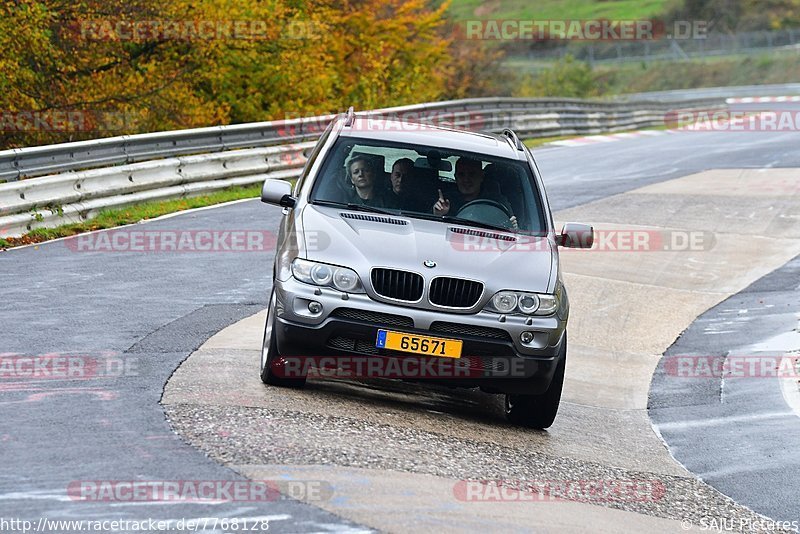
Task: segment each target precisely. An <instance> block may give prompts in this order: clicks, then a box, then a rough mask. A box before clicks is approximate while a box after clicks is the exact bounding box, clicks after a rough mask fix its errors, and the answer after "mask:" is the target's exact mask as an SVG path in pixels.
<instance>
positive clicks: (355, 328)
mask: <svg viewBox="0 0 800 534" xmlns="http://www.w3.org/2000/svg"><path fill="white" fill-rule="evenodd" d="M275 290H276V296H277V305H276V319H277V320H276V323H275V330H274V332H275V336H276V341H277V345H278V351H279V353H280V354H281V356H282V358H283V359H284V360H292V359H294V360H295V361H297V360H298V359H303V358H305V359H308V358H312V359H317V358H320V359H321V358H326V359H327V360H328V361H330V359H331V358H337V359H341V360H345V359H346V360H348V361H349V363H350V364H351V369H354V368H355V367H353V366H352V364H353V358H354V357H355V358H356V359H359V358H360V359H361V360H364V361H365V362H366V363H368V364H370V366H369V367H367V366H359V370H358V371H357V372H358V373H361V372H362V371H364V370H367V369H371V370H372V371H377V372H376V373H373V374H371V375H370V376H381V371H380V370H381V369H383V370H386V369H388V368H389V367H391V366H383V367H381V366H377V365H376V366H373V365H372V364H373V363H375V361H376V360H380V361H383V362H388V361H390V360H401V361H402V363H404V364H408V363H411V361H412V360H417V364H418V365H404V366H402V369H405V370H408V369H412V370H413V371H412V372H410V373H409V374H408V375H407V376H406V375H402V373H401V375H399V376H398V375H397V374H396V373H389V376H388V377H390V378H404V379H409V380H423V379H425V380H430V381H432V382H436V383H443V384H446V385H449V386H459V387H476V386H480V387H482V388H483V389H485V390H487V391H493V392H505V393H528V394H536V393H541V392H543V391H545V390H546V389H547V388H548V386H549V385H550V382H551V380H552V378H553V374H554V372H555V369H556V366H557V364H558V359H559V357H561V355H562V354H563V352H562V348H563V345H564V343H565V335H564V333H565V329H566V320H561V319H559V318H558V317H556V316H551V317H534V318H532V319H530V320H528V322H529V323H530V324H526V319H527V318H524V317H511V316H508V317H506V320H505V322H501V321H500V320H499V319H500V317H499V316H498V315H496V314H492V313H489V312H479V313H477V314H473V315H464V314H451V313H446V312H439V311H432V310H421V309H415V308H406V307H403V306H395V305H390V304H385V303H382V302H377V301H374V300H372V299H370V298H369V297H368V296H367V295H363V294H361V295H346V296H345V295H344V294H343V293H341V292H339V291H336V290H333V289H326V288H317V287H314V286H310V285H308V284H303V283H301V282H298V281H296V280H295V279H294V278H291V279H289V280H288V281H286V282H280V281H276V282H275ZM311 301H314V302H318V303H320V304H321V305H322V311H321V312H320V313H318V314H312V313H311V312H309V311H308V304H309V302H311ZM380 329H387V330H393V331H397V332H407V333H414V334H421V335H426V336H433V337H439V338H446V339H459V340H462V341H463V349H462V356H461V358H459V359H456V360H452V359H449V358H438V357H429V356H418V355H415V354H411V353H406V352H397V351H392V350H387V349H382V348H378V347H376V339H377V335H378V330H380ZM524 331H527V332H531V333H533V341H532V342H531V343H529V344H523V343H522V342H521V341H520V338H519V336H520V334H521V333H522V332H524ZM431 360H434V361H435V362H436V363H441V365H437V366H435V367H434V369H435V371H434V372H432V373H431V372H429V371H430V369H431ZM420 362H424V363H425V364H427V366H426V367H425V369H427V371H425V370H423V371H422V372H420V370H421V369H422V367H421V366H420V365H419V364H420ZM355 363H359V362H355ZM393 369H397V367H394V368H393Z"/></svg>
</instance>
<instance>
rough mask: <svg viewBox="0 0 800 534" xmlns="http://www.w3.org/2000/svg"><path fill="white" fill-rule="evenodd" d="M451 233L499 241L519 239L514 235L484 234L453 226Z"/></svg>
mask: <svg viewBox="0 0 800 534" xmlns="http://www.w3.org/2000/svg"><path fill="white" fill-rule="evenodd" d="M450 231H451V232H453V233H454V234H464V235H472V236H475V237H484V238H487V239H499V240H501V241H516V240H517V238H516V237H514V236H513V235H505V234H495V233H493V232H482V231H480V230H470V229H467V228H458V227H457V226H453V227H451V228H450Z"/></svg>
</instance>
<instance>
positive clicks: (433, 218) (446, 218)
mask: <svg viewBox="0 0 800 534" xmlns="http://www.w3.org/2000/svg"><path fill="white" fill-rule="evenodd" d="M400 215H403V216H405V217H412V218H413V217H416V218H418V219H425V220H427V221H444V222H449V223H453V224H462V225H465V226H477V227H478V228H486V229H487V230H497V231H500V232H510V233H516V232H514V229H513V228H506V227H505V226H499V225H496V224H489V223H485V222H480V221H473V220H471V219H462V218H461V217H453V216H452V215H434V214H432V213H423V212H418V211H411V212H408V211H401V212H400Z"/></svg>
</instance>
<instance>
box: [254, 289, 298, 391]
mask: <svg viewBox="0 0 800 534" xmlns="http://www.w3.org/2000/svg"><path fill="white" fill-rule="evenodd" d="M276 304H277V297H276V296H275V290H274V289H273V290H272V295H270V298H269V306H267V322H266V324H265V325H264V342H263V343H262V345H261V381H262V382H264V383H265V384H269V385H270V386H279V387H290V388H301V387H303V386H304V385H305V384H306V377H304V376H303V377H299V378H297V377H293V378H287V377H285V376H284V375H285V372H282V371H283V370H285V366H284V363H285V362H284V360H283V357H282V356H281V355H280V353H279V352H278V342H277V340H276V339H275V307H276Z"/></svg>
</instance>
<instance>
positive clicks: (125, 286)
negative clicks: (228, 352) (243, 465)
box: [0, 132, 800, 532]
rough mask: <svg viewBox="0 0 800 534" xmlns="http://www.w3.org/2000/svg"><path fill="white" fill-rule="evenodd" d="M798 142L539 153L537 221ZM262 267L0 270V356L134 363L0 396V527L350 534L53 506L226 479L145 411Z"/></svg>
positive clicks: (63, 263) (225, 262)
mask: <svg viewBox="0 0 800 534" xmlns="http://www.w3.org/2000/svg"><path fill="white" fill-rule="evenodd" d="M797 142H798V136H797V134H793V133H781V134H773V133H746V132H744V133H729V132H718V133H699V132H695V133H692V132H687V133H680V134H672V135H663V136H658V137H653V138H638V139H630V140H625V141H618V142H614V143H607V144H598V145H592V146H586V147H581V148H575V149H572V148H556V149H543V150H540V151H538V160H539V163H540V167H541V169H542V172H543V174H544V176H545V182H546V184H547V188H548V194H549V198H550V202H551V205H552V207H553V209H554V210H563V209H566V208H570V207H574V206H579V205H582V204H586V203H588V202H590V201H592V200H596V199H600V198H605V197H608V196H611V195H614V194H617V193H621V192H624V191H627V190H630V189H634V188H638V187H641V186H643V185H646V184H650V183H656V182H660V181H664V180H668V179H671V178H676V177H679V176H684V175H688V174H692V173H694V172H697V171H701V170H705V169H709V168H764V167H767V168H779V167H795V168H796V167H800V152H798V151H797V150H796V146H797ZM279 215H280V211H279V210H276V209H271V208H267V207H264V206H262V205H260V204H259V203H258V202H257V201H248V202H243V203H237V204H233V205H228V206H223V207H219V208H215V209H210V210H203V211H196V212H192V213H188V214H183V215H178V216H175V217H171V218H168V219H163V220H159V221H153V222H149V223H146V224H143V225H141V228H143V229H147V230H167V231H169V230H225V229H227V230H243V229H244V230H264V231H271V230H274V229H275V228H276V226H277V221H278V217H279ZM271 261H272V254H271V253H270V252H261V253H259V252H249V253H233V252H215V253H200V252H195V253H155V254H144V253H108V252H77V251H75V250H74V247H72V248H71V247H69V246H67V242H65V241H60V242H54V243H48V244H43V245H41V246H39V247H35V248H34V247H29V248H25V249H20V250H12V251H8V252H6V253H3V254H0V281H1V282H2V284H3V287H4V292H3V299H2V303H1V304H0V325H2V328H3V336H2V342H0V353H15V354H21V355H28V356H37V355H45V354H53V353H57V354H72V355H88V356H89V357H90V358H96V359H98V360H100V361H106V360H108V359H109V358H118V359H122V360H123V361H129V362H132V365H131V370H130V372H128V373H126V374H125V376H122V377H119V378H96V379H92V380H90V381H75V380H54V379H49V380H47V379H44V380H25V379H24V378H23V379H14V380H9V379H8V378H4V379H3V380H2V382H0V388H2V389H0V420H2V427H1V428H0V452H1V453H2V458H4V460H5V461H4V462H3V463H2V465H0V516H2V517H6V518H8V517H11V518H27V519H38V518H40V517H45V518H51V519H67V518H73V519H92V518H107V519H117V518H133V519H135V518H144V517H154V518H171V519H179V518H181V517H240V518H245V517H250V518H259V517H261V518H263V517H269V518H271V519H272V524H271V526H270V530H285V531H297V532H303V531H326V530H330V531H348V530H352V529H358V528H359V527H358V526H357V525H353V524H351V523H349V522H347V521H344V520H342V519H340V518H337V517H336V516H334V515H332V514H330V513H327V512H324V511H322V510H320V509H317V508H314V507H310V506H307V505H304V504H300V503H297V502H294V501H283V502H279V503H269V502H267V503H239V504H219V505H209V504H189V503H183V504H174V503H171V504H163V503H157V502H154V503H147V504H146V505H142V504H141V503H138V505H136V506H133V505H125V504H119V503H113V505H112V504H110V503H107V502H75V501H74V500H73V499H71V498H70V497H69V496H68V495H67V492H66V488H67V487H68V485H69V484H70V483H71V482H74V481H82V480H117V481H118V480H220V479H234V478H237V475H235V474H234V473H232V472H231V471H230V470H228V469H226V468H223V467H221V466H219V465H218V464H217V463H215V462H213V461H211V460H210V459H208V458H207V457H205V456H204V455H203V454H202V453H200V452H198V451H196V450H195V449H194V448H192V447H190V446H189V445H187V444H185V443H184V442H183V441H182V440H180V439H179V438H177V437H176V436H175V435H174V434H173V433H172V431H171V429H170V428H169V426H168V424H167V423H166V421H165V419H164V415H163V412H162V409H161V407H160V406H159V404H158V402H159V399H160V397H161V394H162V389H163V385H164V383H165V382H166V381H167V379H168V378H169V376H170V374H171V373H172V372H173V370H174V369H175V368H176V367H177V366H178V365H179V363H180V362H181V361H182V360H183V359H185V358H186V357H187V356H188V355H189V354H190V353H191V352H192V351H194V350H195V349H196V348H197V347H198V346H200V345H201V344H202V342H203V341H205V339H207V338H208V337H210V336H211V335H212V334H213V333H215V332H217V331H219V330H220V329H222V328H223V327H225V326H227V325H228V324H231V323H233V322H235V321H237V320H238V319H241V318H243V317H246V316H248V315H250V314H252V313H254V312H255V311H257V310H258V309H259V308H263V307H264V306H265V304H266V294H267V291H268V288H269V285H270V280H269V273H270V265H271ZM109 354H111V356H109ZM748 484H749V482H748V481H746V480H745V481H743V482H742V486H741V487H742V492H743V493H744V494H745V495H747V494H748V493H749V490H748Z"/></svg>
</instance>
